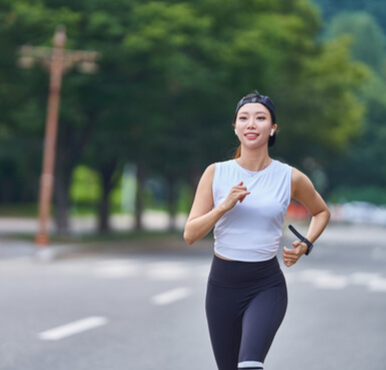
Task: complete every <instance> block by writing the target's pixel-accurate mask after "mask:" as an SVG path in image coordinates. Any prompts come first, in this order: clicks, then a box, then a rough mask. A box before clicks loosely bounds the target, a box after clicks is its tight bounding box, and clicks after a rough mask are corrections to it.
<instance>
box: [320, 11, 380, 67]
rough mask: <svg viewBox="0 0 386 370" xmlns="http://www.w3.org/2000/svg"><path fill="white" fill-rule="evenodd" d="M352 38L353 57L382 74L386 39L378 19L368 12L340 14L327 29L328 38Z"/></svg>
mask: <svg viewBox="0 0 386 370" xmlns="http://www.w3.org/2000/svg"><path fill="white" fill-rule="evenodd" d="M343 35H347V36H349V37H351V45H350V50H351V55H352V57H353V58H354V59H355V60H359V61H361V62H363V63H365V64H367V65H368V66H370V67H371V68H372V69H373V70H375V71H377V72H381V71H382V68H383V67H384V63H385V60H386V49H385V47H386V37H385V35H384V33H383V30H382V28H381V27H380V26H379V24H378V23H377V21H376V19H375V18H374V17H373V16H371V15H370V14H369V13H366V12H355V13H348V12H344V13H340V14H339V15H337V16H336V17H334V18H333V19H332V20H331V22H330V23H329V25H328V27H327V29H326V37H327V38H337V37H339V36H343Z"/></svg>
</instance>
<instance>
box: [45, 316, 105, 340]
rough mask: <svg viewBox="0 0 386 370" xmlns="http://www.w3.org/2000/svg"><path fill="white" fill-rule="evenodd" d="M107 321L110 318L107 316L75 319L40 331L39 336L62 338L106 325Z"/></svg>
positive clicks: (53, 338)
mask: <svg viewBox="0 0 386 370" xmlns="http://www.w3.org/2000/svg"><path fill="white" fill-rule="evenodd" d="M107 321H108V320H107V319H106V318H105V317H98V316H94V317H87V318H85V319H82V320H79V321H74V322H72V323H69V324H66V325H63V326H58V327H57V328H53V329H50V330H47V331H44V332H42V333H39V334H38V337H39V339H41V340H60V339H63V338H66V337H69V336H71V335H74V334H79V333H82V332H84V331H86V330H91V329H95V328H97V327H99V326H103V325H106V324H107Z"/></svg>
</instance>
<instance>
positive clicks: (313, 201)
mask: <svg viewBox="0 0 386 370" xmlns="http://www.w3.org/2000/svg"><path fill="white" fill-rule="evenodd" d="M291 189H292V194H291V195H292V198H293V199H295V200H297V201H298V202H300V203H301V204H303V205H304V206H305V207H306V209H307V210H308V212H309V213H310V214H311V215H312V219H311V222H310V225H309V228H308V232H307V235H306V238H307V239H308V240H309V241H310V242H311V243H314V242H315V241H316V239H318V237H319V236H320V235H321V234H322V232H323V230H324V229H325V228H326V226H327V223H328V220H329V219H330V211H329V209H328V207H327V205H326V203H325V202H324V200H323V199H322V197H321V196H320V195H319V193H318V192H317V191H316V190H315V188H314V186H313V184H312V182H311V181H310V179H309V178H308V177H307V176H306V175H305V174H304V173H302V172H300V171H299V170H297V169H296V168H293V169H292V180H291ZM292 245H293V247H294V249H288V248H287V247H284V252H283V260H284V263H285V265H286V266H287V267H290V266H292V265H293V264H295V263H296V262H297V261H298V259H299V258H300V257H301V256H302V255H303V254H304V253H306V251H307V248H308V247H307V245H306V244H305V243H300V241H299V240H297V241H296V242H294V243H292Z"/></svg>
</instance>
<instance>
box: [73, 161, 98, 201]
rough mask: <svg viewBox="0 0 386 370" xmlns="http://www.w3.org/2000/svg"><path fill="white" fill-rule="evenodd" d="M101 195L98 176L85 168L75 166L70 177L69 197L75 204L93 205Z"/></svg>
mask: <svg viewBox="0 0 386 370" xmlns="http://www.w3.org/2000/svg"><path fill="white" fill-rule="evenodd" d="M100 194H101V188H100V179H99V176H98V174H97V173H96V172H95V171H93V170H91V169H89V168H87V167H86V166H77V167H76V168H75V170H74V172H73V175H72V182H71V188H70V196H71V199H72V201H73V202H74V203H75V204H82V203H86V204H87V203H88V204H94V203H95V202H96V201H97V200H98V199H99V198H100Z"/></svg>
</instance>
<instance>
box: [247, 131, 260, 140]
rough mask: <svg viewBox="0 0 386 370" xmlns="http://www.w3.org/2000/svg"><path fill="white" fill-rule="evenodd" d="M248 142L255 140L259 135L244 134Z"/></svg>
mask: <svg viewBox="0 0 386 370" xmlns="http://www.w3.org/2000/svg"><path fill="white" fill-rule="evenodd" d="M244 136H245V137H246V138H247V139H248V140H255V139H256V138H257V137H258V136H259V134H251V133H248V134H245V135H244Z"/></svg>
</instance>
